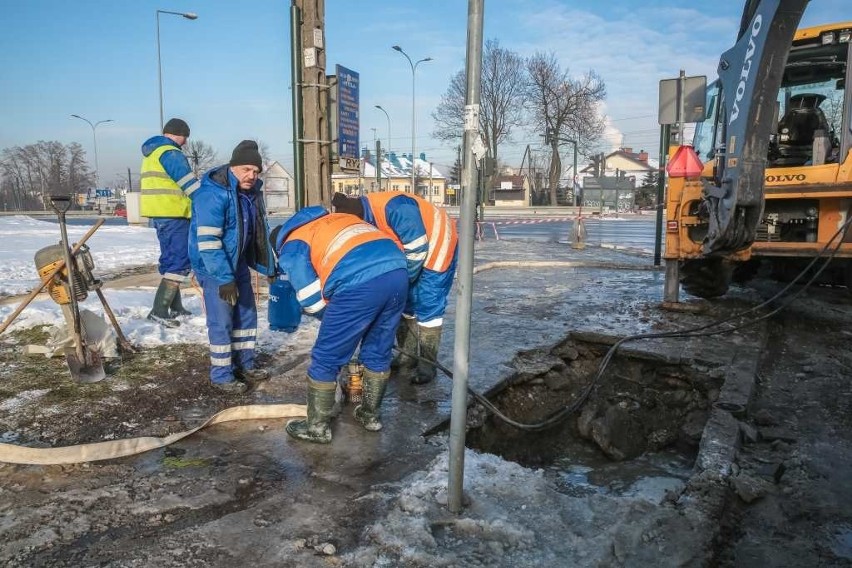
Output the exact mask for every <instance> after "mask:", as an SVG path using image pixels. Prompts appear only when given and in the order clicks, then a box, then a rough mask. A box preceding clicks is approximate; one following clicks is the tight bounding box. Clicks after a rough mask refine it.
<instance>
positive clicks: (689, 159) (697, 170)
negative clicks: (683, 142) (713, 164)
mask: <svg viewBox="0 0 852 568" xmlns="http://www.w3.org/2000/svg"><path fill="white" fill-rule="evenodd" d="M703 170H704V164H702V163H701V160H700V159H699V158H698V154H696V153H695V149H693V147H692V146H688V145H687V146H681V147H680V148H678V149H677V151H676V152H675V154H674V156H672V159H671V161H670V162H669V163H668V165H666V172H668V174H669V177H687V178H689V177H698V176H700V175H701V172H702V171H703Z"/></svg>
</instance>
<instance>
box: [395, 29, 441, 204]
mask: <svg viewBox="0 0 852 568" xmlns="http://www.w3.org/2000/svg"><path fill="white" fill-rule="evenodd" d="M392 48H393V49H394V50H395V51H398V52H400V53H401V54H403V55H404V56H405V58H406V59H407V60H408V64H409V65H410V66H411V192H412V193H414V194H416V193H417V191H416V189H417V188H416V187H415V185H414V184H415V175H416V169H417V168H415V166H414V164H415V163H416V162H415V161H414V160H415V158H414V139H415V122H414V115H415V112H414V111H415V106H414V86H415V83H414V77H415V75H416V71H417V66H418V65H420V64H421V63H425V62H426V61H432V58H431V57H425V58H423V59H419V60H417V61H416V62H413V61H411V58H410V57H409V56H408V54H407V53H405V51H403V49H402V48H401V47H400V46H398V45H394V46H392Z"/></svg>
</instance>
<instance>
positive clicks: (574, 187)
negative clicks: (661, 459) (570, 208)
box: [569, 140, 580, 207]
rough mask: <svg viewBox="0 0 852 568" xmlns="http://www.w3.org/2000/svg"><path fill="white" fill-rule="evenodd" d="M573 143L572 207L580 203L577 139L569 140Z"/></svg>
mask: <svg viewBox="0 0 852 568" xmlns="http://www.w3.org/2000/svg"><path fill="white" fill-rule="evenodd" d="M569 142H571V143H572V144H574V176H573V177H572V178H571V191H572V193H573V194H574V207H577V206H578V205H580V195H579V194H578V193H577V179H578V178H577V141H576V140H569Z"/></svg>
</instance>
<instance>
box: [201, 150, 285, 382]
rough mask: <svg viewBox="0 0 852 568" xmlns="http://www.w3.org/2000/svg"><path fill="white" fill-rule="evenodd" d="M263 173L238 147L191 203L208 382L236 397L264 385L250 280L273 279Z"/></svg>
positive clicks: (256, 159)
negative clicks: (257, 353) (207, 343)
mask: <svg viewBox="0 0 852 568" xmlns="http://www.w3.org/2000/svg"><path fill="white" fill-rule="evenodd" d="M262 169H263V161H262V159H261V156H260V152H259V151H258V148H257V143H256V142H254V141H253V140H243V141H242V142H240V143H239V144H238V145H237V147H236V148H234V151H233V154H232V155H231V160H230V162H228V164H227V165H224V166H219V167H217V168H214V169H212V170H210V171H209V172H207V173H206V174H205V175H204V177H203V178H202V180H201V187H200V188H199V189H198V190H197V191H196V193H195V195H193V200H192V225H191V227H190V232H189V254H190V259H191V261H192V269H193V271H194V272H195V275H196V277H197V278H198V281H199V283H200V284H201V287H202V289H203V293H204V305H205V308H206V311H207V335H208V338H209V340H210V381H211V382H212V384H213V386H214V387H215V388H217V389H219V390H221V391H224V392H228V393H234V394H241V393H244V392H246V391H247V390H248V388H249V386H250V385H251V384H253V383H256V382H258V381H261V380H264V379H266V378H268V373H267V372H266V371H265V370H264V369H256V368H255V341H256V338H257V306H256V305H255V302H254V292H253V290H252V287H251V276H250V272H249V269H250V268H251V269H254V270H256V271H257V272H259V273H261V274H264V275H266V276H272V275H274V274H275V257H274V254H273V250H272V247H271V245H270V243H269V225H268V224H267V220H266V210H265V207H264V203H263V194H262V193H261V192H260V188H261V186H262V185H263V182H262V181H260V179H258V175H259V174H260V172H261V170H262Z"/></svg>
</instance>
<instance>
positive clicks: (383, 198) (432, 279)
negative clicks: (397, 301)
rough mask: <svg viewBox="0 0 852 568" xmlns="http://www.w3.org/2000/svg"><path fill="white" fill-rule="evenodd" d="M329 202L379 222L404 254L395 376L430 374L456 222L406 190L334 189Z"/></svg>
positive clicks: (427, 377) (426, 377) (421, 378)
mask: <svg viewBox="0 0 852 568" xmlns="http://www.w3.org/2000/svg"><path fill="white" fill-rule="evenodd" d="M331 204H332V205H333V206H334V210H335V211H336V212H339V213H350V214H352V215H355V216H357V217H360V218H361V219H364V220H365V221H367V222H368V223H370V224H372V225H375V226H376V227H378V228H379V229H380V230H381V231H382V232H383V233H385V234H386V235H388V236H390V237H391V238H392V239H393V240H394V241H395V242H396V244H397V246H399V248H400V249H402V251H403V252H404V253H405V259H406V261H407V268H408V279H409V289H408V303H407V304H406V306H405V311H404V312H403V319H402V321H401V322H400V325H399V328H398V329H397V334H396V341H397V345H398V346H399V347H400V349H401V350H402V351H403V352H405V353H413V354H419V355H420V357H421V358H422V359H420V360H416V359H414V358H412V357H409V356H407V355H404V354H401V355H400V357H399V360H398V371H397V373H398V375H397V376H400V377H403V378H406V379H410V380H411V382H412V383H414V384H424V383H428V382H430V381H431V380H433V379H434V378H435V375H436V374H437V371H436V369H435V366H434V365H432V364H430V363H427V362H426V361H424V360H423V359H426V360H428V361H436V360H437V358H438V348H439V347H440V344H441V329H442V327H443V324H444V312H445V311H446V309H447V296H449V294H450V288H452V285H453V277H454V276H455V273H456V257H457V256H458V234H457V233H456V226H455V223H454V222H453V220H452V219H450V218H449V216H448V215H447V213H446V212H445V211H444V210H443V209H441V208H439V207H435V206H434V205H432V204H431V203H429V202H428V201H426V200H425V199H423V198H421V197H418V196H416V195H412V194H410V193H400V192H396V191H384V192H378V193H368V194H367V195H364V196H363V197H347V196H345V195H344V194H342V193H335V194H334V197H333V198H332V201H331Z"/></svg>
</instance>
